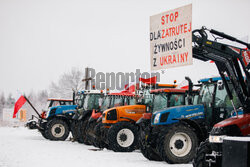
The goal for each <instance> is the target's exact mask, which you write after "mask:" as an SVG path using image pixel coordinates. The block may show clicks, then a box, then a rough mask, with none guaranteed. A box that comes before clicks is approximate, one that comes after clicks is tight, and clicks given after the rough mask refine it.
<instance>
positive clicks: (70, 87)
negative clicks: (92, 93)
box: [49, 67, 84, 98]
mask: <svg viewBox="0 0 250 167" xmlns="http://www.w3.org/2000/svg"><path fill="white" fill-rule="evenodd" d="M83 78H84V70H81V69H79V68H76V67H73V68H72V69H71V71H70V72H68V73H64V74H62V75H61V76H60V79H59V81H58V83H57V84H56V83H55V82H52V83H51V85H50V94H49V95H50V96H53V97H60V98H72V94H73V91H79V90H81V89H83V86H84V83H83V82H82V79H83Z"/></svg>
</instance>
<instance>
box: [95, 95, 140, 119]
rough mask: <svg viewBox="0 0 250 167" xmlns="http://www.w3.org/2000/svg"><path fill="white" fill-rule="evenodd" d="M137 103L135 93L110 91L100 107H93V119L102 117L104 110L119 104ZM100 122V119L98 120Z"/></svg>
mask: <svg viewBox="0 0 250 167" xmlns="http://www.w3.org/2000/svg"><path fill="white" fill-rule="evenodd" d="M135 103H136V99H135V95H134V94H131V93H109V94H107V95H106V96H104V98H103V101H102V104H101V105H100V108H99V109H93V112H92V115H91V120H96V119H98V118H101V116H102V113H103V111H105V110H107V109H109V108H112V107H118V106H126V105H133V104H135ZM98 122H99V121H98Z"/></svg>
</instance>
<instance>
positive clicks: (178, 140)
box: [157, 124, 198, 164]
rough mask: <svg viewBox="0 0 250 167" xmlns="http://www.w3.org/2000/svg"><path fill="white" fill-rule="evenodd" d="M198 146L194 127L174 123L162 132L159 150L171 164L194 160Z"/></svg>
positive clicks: (163, 157)
mask: <svg viewBox="0 0 250 167" xmlns="http://www.w3.org/2000/svg"><path fill="white" fill-rule="evenodd" d="M197 146H198V139H197V135H196V133H195V132H194V130H193V129H191V128H189V127H188V126H185V125H183V124H176V125H173V126H171V127H169V128H167V129H165V130H164V131H162V132H161V133H160V140H159V143H158V145H157V150H158V152H159V154H160V156H161V158H162V159H163V160H164V161H166V162H167V163H170V164H173V163H175V164H180V163H188V162H190V161H192V159H193V158H194V156H195V152H196V149H197Z"/></svg>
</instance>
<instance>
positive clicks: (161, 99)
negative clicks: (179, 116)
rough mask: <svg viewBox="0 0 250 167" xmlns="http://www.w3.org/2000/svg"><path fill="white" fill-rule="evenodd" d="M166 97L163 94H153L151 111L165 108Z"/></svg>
mask: <svg viewBox="0 0 250 167" xmlns="http://www.w3.org/2000/svg"><path fill="white" fill-rule="evenodd" d="M167 104H168V98H167V96H166V95H165V94H162V93H160V94H156V95H155V96H154V104H153V112H155V111H159V110H162V109H164V108H167Z"/></svg>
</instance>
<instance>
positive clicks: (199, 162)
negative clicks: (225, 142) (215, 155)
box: [193, 140, 212, 167]
mask: <svg viewBox="0 0 250 167" xmlns="http://www.w3.org/2000/svg"><path fill="white" fill-rule="evenodd" d="M211 153H212V149H211V146H210V143H209V141H208V140H206V141H205V142H202V143H201V144H200V147H199V148H198V149H197V153H196V156H195V157H194V161H193V166H194V167H209V163H208V162H206V154H211Z"/></svg>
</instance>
